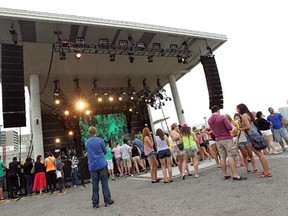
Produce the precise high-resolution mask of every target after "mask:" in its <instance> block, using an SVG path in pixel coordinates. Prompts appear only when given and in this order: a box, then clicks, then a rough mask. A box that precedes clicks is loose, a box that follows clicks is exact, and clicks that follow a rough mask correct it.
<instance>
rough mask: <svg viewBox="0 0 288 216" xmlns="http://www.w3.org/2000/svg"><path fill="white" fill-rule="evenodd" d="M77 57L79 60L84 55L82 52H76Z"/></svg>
mask: <svg viewBox="0 0 288 216" xmlns="http://www.w3.org/2000/svg"><path fill="white" fill-rule="evenodd" d="M75 57H76V59H78V60H79V59H81V57H82V54H81V53H79V52H78V53H76V55H75Z"/></svg>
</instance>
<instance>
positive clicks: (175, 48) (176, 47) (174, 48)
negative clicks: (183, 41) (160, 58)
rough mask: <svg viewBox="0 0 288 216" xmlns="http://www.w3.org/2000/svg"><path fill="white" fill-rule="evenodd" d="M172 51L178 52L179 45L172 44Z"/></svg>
mask: <svg viewBox="0 0 288 216" xmlns="http://www.w3.org/2000/svg"><path fill="white" fill-rule="evenodd" d="M170 49H171V50H178V45H177V44H170Z"/></svg>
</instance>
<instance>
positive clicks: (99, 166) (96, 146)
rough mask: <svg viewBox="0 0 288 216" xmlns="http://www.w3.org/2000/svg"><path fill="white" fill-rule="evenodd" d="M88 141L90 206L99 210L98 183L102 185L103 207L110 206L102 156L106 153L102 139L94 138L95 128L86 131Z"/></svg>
mask: <svg viewBox="0 0 288 216" xmlns="http://www.w3.org/2000/svg"><path fill="white" fill-rule="evenodd" d="M88 132H89V134H90V137H89V139H88V140H87V141H86V142H85V148H86V150H87V156H88V168H89V171H90V175H91V178H92V205H93V208H99V181H101V184H102V193H103V197H104V203H105V207H107V206H108V205H112V204H113V203H114V200H113V199H111V193H110V190H109V185H108V168H107V161H106V159H105V157H104V155H105V154H106V153H107V150H106V146H105V142H104V140H103V139H101V138H99V137H96V132H97V131H96V128H95V127H93V126H91V127H89V129H88Z"/></svg>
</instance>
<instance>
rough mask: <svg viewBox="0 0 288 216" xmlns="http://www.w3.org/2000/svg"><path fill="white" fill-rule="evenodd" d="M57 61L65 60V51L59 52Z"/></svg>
mask: <svg viewBox="0 0 288 216" xmlns="http://www.w3.org/2000/svg"><path fill="white" fill-rule="evenodd" d="M59 59H60V60H65V59H66V53H65V51H63V50H62V51H61V52H60V53H59Z"/></svg>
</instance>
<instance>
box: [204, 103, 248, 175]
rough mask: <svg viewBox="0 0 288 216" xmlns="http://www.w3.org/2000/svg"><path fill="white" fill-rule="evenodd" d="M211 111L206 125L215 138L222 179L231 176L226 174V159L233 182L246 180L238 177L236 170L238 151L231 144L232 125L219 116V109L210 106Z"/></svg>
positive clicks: (222, 116)
mask: <svg viewBox="0 0 288 216" xmlns="http://www.w3.org/2000/svg"><path fill="white" fill-rule="evenodd" d="M211 111H212V116H211V117H210V118H209V120H208V124H209V126H210V128H211V129H212V131H213V132H214V135H215V138H216V145H217V148H218V150H219V152H220V156H221V161H220V166H221V170H222V173H223V176H224V179H229V178H231V176H230V175H228V174H227V166H226V158H227V157H228V160H229V167H230V169H231V172H232V177H233V180H244V179H247V178H246V177H242V176H240V175H239V174H238V172H237V169H236V164H235V158H236V156H237V150H238V149H237V144H236V143H234V142H233V137H232V136H231V133H230V131H231V130H232V129H233V128H232V125H231V124H230V122H229V121H228V119H227V118H226V117H225V116H224V115H220V108H219V107H218V106H212V108H211Z"/></svg>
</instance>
